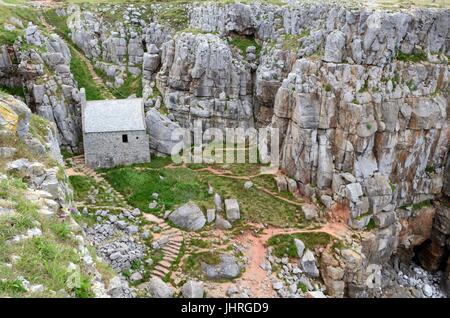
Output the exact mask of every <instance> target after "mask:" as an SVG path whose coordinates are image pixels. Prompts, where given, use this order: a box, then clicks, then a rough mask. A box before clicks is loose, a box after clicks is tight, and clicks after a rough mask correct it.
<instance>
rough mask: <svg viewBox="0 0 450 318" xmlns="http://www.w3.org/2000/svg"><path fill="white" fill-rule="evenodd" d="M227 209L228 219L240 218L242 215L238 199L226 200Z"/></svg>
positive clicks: (232, 220)
mask: <svg viewBox="0 0 450 318" xmlns="http://www.w3.org/2000/svg"><path fill="white" fill-rule="evenodd" d="M225 211H226V213H227V219H228V221H230V222H234V221H236V220H239V219H240V217H241V214H240V210H239V203H238V201H237V200H236V199H226V200H225Z"/></svg>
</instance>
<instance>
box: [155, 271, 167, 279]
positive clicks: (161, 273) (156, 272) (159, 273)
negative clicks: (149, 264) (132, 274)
mask: <svg viewBox="0 0 450 318" xmlns="http://www.w3.org/2000/svg"><path fill="white" fill-rule="evenodd" d="M166 274H167V273H164V272H162V271H160V270H157V269H153V275H154V276H158V277H159V278H164V276H166Z"/></svg>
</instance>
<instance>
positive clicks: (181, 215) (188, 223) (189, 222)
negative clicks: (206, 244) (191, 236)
mask: <svg viewBox="0 0 450 318" xmlns="http://www.w3.org/2000/svg"><path fill="white" fill-rule="evenodd" d="M169 220H170V221H172V222H173V223H174V224H175V225H176V226H179V227H181V228H182V229H184V230H187V231H198V230H200V229H201V228H202V227H203V226H204V225H205V223H206V218H205V216H204V215H203V213H202V210H200V208H199V207H198V205H196V204H195V203H193V202H188V203H186V204H184V205H182V206H181V207H179V208H177V209H176V210H174V211H173V212H172V213H171V214H170V215H169Z"/></svg>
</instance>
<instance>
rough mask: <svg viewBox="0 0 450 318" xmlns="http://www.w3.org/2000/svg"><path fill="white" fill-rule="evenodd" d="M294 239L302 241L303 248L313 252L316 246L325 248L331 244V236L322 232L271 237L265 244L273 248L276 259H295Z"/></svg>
mask: <svg viewBox="0 0 450 318" xmlns="http://www.w3.org/2000/svg"><path fill="white" fill-rule="evenodd" d="M294 239H299V240H302V241H303V243H304V244H305V248H307V249H310V250H313V249H314V248H315V247H317V246H326V245H327V244H328V243H330V242H331V236H330V235H329V234H327V233H324V232H310V233H295V234H280V235H275V236H272V237H271V238H270V239H269V240H268V241H267V244H268V245H269V246H273V255H275V256H276V257H283V256H284V255H288V256H289V257H293V258H296V257H298V256H297V248H296V247H295V243H294Z"/></svg>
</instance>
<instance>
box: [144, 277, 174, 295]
mask: <svg viewBox="0 0 450 318" xmlns="http://www.w3.org/2000/svg"><path fill="white" fill-rule="evenodd" d="M146 290H147V291H148V293H149V296H150V297H152V298H172V296H173V293H174V291H173V289H172V288H171V287H170V286H169V285H167V284H166V283H165V282H163V281H162V279H161V278H159V277H156V276H154V277H152V278H151V279H150V281H149V282H148V283H147V285H146Z"/></svg>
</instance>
